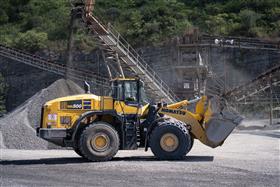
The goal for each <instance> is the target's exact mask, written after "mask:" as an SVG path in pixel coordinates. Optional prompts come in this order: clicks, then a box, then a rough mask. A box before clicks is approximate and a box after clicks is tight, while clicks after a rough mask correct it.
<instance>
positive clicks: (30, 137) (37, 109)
mask: <svg viewBox="0 0 280 187" xmlns="http://www.w3.org/2000/svg"><path fill="white" fill-rule="evenodd" d="M23 91H24V90H23ZM81 93H84V90H83V89H81V88H80V87H79V86H78V85H77V84H75V83H74V82H73V81H70V80H64V79H60V80H58V81H56V82H54V83H53V84H52V85H50V86H49V87H48V88H45V89H43V90H41V91H40V92H38V93H37V94H35V95H34V96H33V97H31V98H30V99H28V100H27V101H26V102H25V103H23V104H22V105H21V106H19V107H18V108H17V109H15V110H14V111H13V112H11V113H10V114H8V115H7V116H5V117H4V118H1V119H0V148H5V147H6V148H10V149H47V148H48V142H46V141H44V140H42V139H40V138H38V137H37V136H36V132H35V129H34V127H35V125H36V124H39V123H40V117H41V116H40V115H41V107H42V105H43V104H44V103H45V102H46V101H49V100H52V99H55V98H58V97H64V96H67V95H74V94H81ZM1 134H2V136H1Z"/></svg>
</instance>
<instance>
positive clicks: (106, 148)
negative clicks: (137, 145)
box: [80, 122, 120, 161]
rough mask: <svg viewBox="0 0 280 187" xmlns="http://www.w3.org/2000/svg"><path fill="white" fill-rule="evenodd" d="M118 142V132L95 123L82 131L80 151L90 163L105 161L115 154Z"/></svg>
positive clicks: (108, 126) (106, 125) (105, 124)
mask: <svg viewBox="0 0 280 187" xmlns="http://www.w3.org/2000/svg"><path fill="white" fill-rule="evenodd" d="M119 142H120V141H119V135H118V132H117V131H116V130H115V129H114V128H113V127H112V126H111V125H109V124H108V123H105V122H97V123H93V124H91V125H89V126H88V127H86V128H85V129H84V130H83V132H82V135H81V137H80V151H81V153H82V155H84V156H85V157H86V158H87V159H89V160H91V161H107V160H111V159H112V158H113V157H114V156H115V155H116V154H117V152H118V150H119Z"/></svg>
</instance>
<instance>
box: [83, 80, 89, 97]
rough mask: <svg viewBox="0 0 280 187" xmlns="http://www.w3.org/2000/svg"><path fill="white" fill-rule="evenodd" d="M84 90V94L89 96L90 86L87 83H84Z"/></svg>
mask: <svg viewBox="0 0 280 187" xmlns="http://www.w3.org/2000/svg"><path fill="white" fill-rule="evenodd" d="M84 90H85V93H86V94H90V85H89V83H88V82H87V81H85V82H84Z"/></svg>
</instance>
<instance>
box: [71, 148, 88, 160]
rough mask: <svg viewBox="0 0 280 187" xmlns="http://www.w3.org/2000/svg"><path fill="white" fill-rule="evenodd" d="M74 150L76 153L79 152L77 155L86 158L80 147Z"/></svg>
mask: <svg viewBox="0 0 280 187" xmlns="http://www.w3.org/2000/svg"><path fill="white" fill-rule="evenodd" d="M74 151H75V153H77V155H79V156H81V157H83V158H85V156H84V155H83V154H82V152H81V151H80V149H79V148H74Z"/></svg>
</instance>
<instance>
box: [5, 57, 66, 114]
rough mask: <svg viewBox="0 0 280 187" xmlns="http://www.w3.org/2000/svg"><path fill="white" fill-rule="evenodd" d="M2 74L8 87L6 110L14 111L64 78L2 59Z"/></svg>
mask: <svg viewBox="0 0 280 187" xmlns="http://www.w3.org/2000/svg"><path fill="white" fill-rule="evenodd" d="M0 72H1V73H2V75H3V77H4V80H5V82H6V84H7V85H8V89H7V94H6V109H7V111H9V112H10V111H12V110H13V109H15V108H16V107H18V106H19V105H21V104H22V103H23V102H24V101H26V100H27V99H28V98H30V97H32V96H33V95H34V94H36V93H37V92H38V91H39V90H42V89H43V88H46V87H48V86H49V85H51V84H52V83H53V82H55V81H56V80H58V79H60V78H62V77H61V76H58V75H56V74H53V73H49V72H45V71H43V70H40V69H37V68H34V67H31V66H28V65H25V64H22V63H18V62H15V61H12V60H9V59H6V58H1V57H0Z"/></svg>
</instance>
